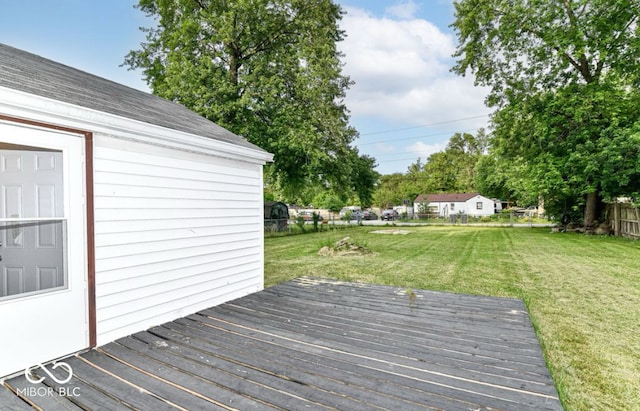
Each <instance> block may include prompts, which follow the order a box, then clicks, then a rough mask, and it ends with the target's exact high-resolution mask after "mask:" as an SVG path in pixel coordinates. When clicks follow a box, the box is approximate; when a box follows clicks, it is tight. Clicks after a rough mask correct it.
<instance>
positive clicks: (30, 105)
mask: <svg viewBox="0 0 640 411" xmlns="http://www.w3.org/2000/svg"><path fill="white" fill-rule="evenodd" d="M271 160H272V156H271V155H270V154H269V153H267V152H265V151H263V150H262V149H260V148H259V147H257V146H255V145H253V144H251V143H249V142H248V141H246V140H245V139H243V138H241V137H239V136H237V135H234V134H233V133H231V132H229V131H227V130H225V129H223V128H221V127H219V126H217V125H216V124H214V123H212V122H211V121H209V120H206V119H205V118H203V117H201V116H199V115H197V114H196V113H194V112H192V111H190V110H188V109H186V108H185V107H183V106H181V105H178V104H175V103H172V102H170V101H167V100H164V99H161V98H159V97H157V96H153V95H151V94H148V93H144V92H141V91H138V90H135V89H132V88H129V87H126V86H123V85H120V84H117V83H114V82H111V81H108V80H105V79H103V78H99V77H96V76H93V75H90V74H88V73H85V72H82V71H79V70H76V69H73V68H71V67H67V66H64V65H62V64H58V63H55V62H53V61H50V60H47V59H44V58H41V57H38V56H36V55H33V54H30V53H27V52H24V51H21V50H17V49H15V48H11V47H8V46H6V45H2V44H0V243H2V244H1V247H0V259H1V261H0V330H2V332H1V333H0V378H1V377H2V376H5V375H8V374H10V373H14V372H17V371H19V370H20V369H23V370H24V369H25V367H28V366H32V365H35V364H37V363H41V362H44V361H48V360H52V359H55V358H58V357H62V356H65V355H68V354H71V353H73V352H76V351H78V350H82V349H86V348H90V347H95V346H97V345H103V344H105V343H107V342H110V341H113V340H115V339H117V338H119V337H123V336H126V335H129V334H132V333H135V332H137V331H141V330H144V329H147V328H149V327H151V326H154V325H157V324H161V323H163V322H166V321H170V320H173V319H176V318H178V317H181V316H184V315H186V314H189V313H193V312H196V311H198V310H200V309H203V308H206V307H210V306H213V305H216V304H220V303H222V302H225V301H228V300H231V299H234V298H237V297H240V296H244V295H246V294H248V293H252V292H255V291H258V290H261V289H262V288H263V286H264V280H263V275H264V269H263V266H264V252H263V248H264V247H263V245H264V239H263V224H264V221H263V193H262V187H263V180H262V168H263V165H264V164H265V163H266V162H268V161H271ZM8 330H10V332H9V331H8Z"/></svg>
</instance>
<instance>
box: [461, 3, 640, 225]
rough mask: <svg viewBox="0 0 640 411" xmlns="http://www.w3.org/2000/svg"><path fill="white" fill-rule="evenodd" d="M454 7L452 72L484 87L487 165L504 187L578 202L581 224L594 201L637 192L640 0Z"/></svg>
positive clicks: (589, 218)
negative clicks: (488, 120) (489, 135)
mask: <svg viewBox="0 0 640 411" xmlns="http://www.w3.org/2000/svg"><path fill="white" fill-rule="evenodd" d="M454 5H455V8H456V20H455V23H454V24H453V27H454V29H455V31H456V33H457V36H458V48H457V51H456V53H455V56H456V57H457V58H458V60H457V64H456V66H455V67H454V71H456V72H457V73H459V74H462V75H465V74H467V73H468V72H471V73H473V74H474V75H475V80H476V84H478V85H483V86H488V87H489V88H490V93H489V96H488V98H487V103H488V104H489V105H490V106H492V107H495V108H496V112H495V113H494V117H493V126H494V130H493V135H494V138H493V140H492V155H493V156H494V158H493V160H492V161H494V162H496V165H500V167H499V169H501V170H502V171H507V173H508V174H506V175H503V176H502V178H503V183H504V184H505V185H506V186H510V189H511V191H512V192H514V191H517V190H518V187H520V189H522V188H524V187H525V186H528V187H529V189H531V190H536V191H537V194H540V195H543V196H545V197H546V199H550V200H552V201H558V202H564V203H565V204H566V203H567V199H570V200H571V201H570V202H571V203H573V204H576V205H577V206H580V205H584V223H585V224H586V225H589V224H591V223H592V222H593V221H594V220H595V219H596V216H597V206H598V204H599V200H600V199H602V198H604V197H611V196H616V195H621V194H627V195H631V194H633V193H637V191H639V190H638V186H637V182H638V176H639V175H640V164H639V156H638V144H637V139H638V124H639V117H638V111H637V110H635V109H633V107H634V106H635V107H637V103H638V91H637V86H638V82H639V79H640V77H639V75H638V70H637V67H638V63H639V62H640V38H639V34H640V30H639V28H638V16H639V15H640V3H639V2H638V1H637V0H620V1H615V2H612V1H609V0H562V1H556V2H548V1H542V0H460V1H455V2H454ZM497 162H502V163H501V164H499V163H497ZM488 165H489V163H488V162H487V161H485V162H484V163H483V164H482V167H485V169H486V167H487V166H488ZM485 171H486V170H485ZM485 174H486V173H485ZM523 179H525V180H526V179H528V181H523ZM497 182H498V179H495V178H494V181H493V182H492V184H496V183H497ZM523 183H524V184H523Z"/></svg>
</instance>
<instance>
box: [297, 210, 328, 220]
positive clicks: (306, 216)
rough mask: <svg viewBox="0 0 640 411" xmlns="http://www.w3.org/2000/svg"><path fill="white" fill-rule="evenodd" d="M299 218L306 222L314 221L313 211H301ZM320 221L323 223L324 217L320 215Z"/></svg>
mask: <svg viewBox="0 0 640 411" xmlns="http://www.w3.org/2000/svg"><path fill="white" fill-rule="evenodd" d="M298 217H302V219H303V220H304V221H313V211H300V212H298ZM318 221H322V216H321V215H320V214H318Z"/></svg>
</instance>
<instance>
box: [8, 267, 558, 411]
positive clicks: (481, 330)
mask: <svg viewBox="0 0 640 411" xmlns="http://www.w3.org/2000/svg"><path fill="white" fill-rule="evenodd" d="M413 292H415V293H416V295H417V298H415V300H410V299H409V297H408V296H407V293H406V290H404V289H401V288H398V287H391V286H384V285H372V284H359V283H344V282H339V281H333V280H327V279H319V278H301V279H296V280H292V281H288V282H285V283H282V284H279V285H277V286H274V287H271V288H268V289H266V290H263V291H261V292H258V293H254V294H251V295H248V296H246V297H243V298H240V299H237V300H234V301H230V302H228V303H226V304H222V305H220V306H217V307H212V308H209V309H205V310H202V311H200V312H198V313H195V314H192V315H188V316H186V317H184V318H180V319H178V320H175V321H172V322H169V323H165V324H162V325H159V326H156V327H152V328H150V329H149V330H147V331H145V332H140V333H137V334H134V335H132V336H129V337H126V338H122V339H119V340H117V341H115V342H113V343H110V344H107V345H105V346H103V347H99V348H98V349H96V350H91V351H88V352H86V353H81V354H79V355H78V357H77V358H70V359H69V360H68V361H67V362H68V363H69V364H70V365H72V367H73V370H74V376H73V379H72V380H71V381H70V382H69V383H68V384H67V387H70V388H73V387H77V389H78V391H79V392H80V393H81V395H80V396H79V397H77V398H67V397H60V396H58V397H57V398H56V397H53V398H49V399H46V400H47V401H50V404H46V407H44V408H45V409H49V407H58V408H57V409H79V408H82V409H95V408H96V405H97V404H100V403H104V404H106V405H105V408H108V409H125V410H126V409H139V410H153V411H161V410H170V409H213V410H215V409H221V410H222V409H225V410H233V409H242V410H245V409H247V410H248V409H256V410H258V409H260V410H261V409H274V410H290V409H309V410H316V409H317V410H354V411H358V410H362V411H365V410H387V409H392V410H395V409H402V410H416V411H418V410H442V409H446V410H460V411H463V410H483V409H500V410H552V411H559V410H562V406H561V404H560V401H559V400H558V395H557V391H556V389H555V386H554V384H553V381H552V379H551V377H550V374H549V371H548V369H547V367H546V364H545V362H544V358H543V356H542V351H541V349H540V345H539V343H538V341H537V339H536V334H535V331H534V329H533V327H532V324H531V321H530V319H529V316H528V314H527V312H526V308H525V306H524V304H523V302H522V301H520V300H517V299H509V298H494V297H481V296H473V295H460V294H452V293H443V292H435V291H427V290H413ZM24 383H25V381H24V377H22V379H20V378H17V379H13V380H8V381H5V384H17V385H19V384H24ZM3 390H4V391H3ZM7 393H8V394H7ZM83 395H84V398H83ZM30 400H34V401H35V400H37V399H30ZM16 401H18V402H16ZM65 401H66V402H65ZM5 403H6V404H7V406H6V407H5ZM0 406H1V407H0V408H3V409H4V408H7V409H10V408H9V407H10V406H12V407H14V408H15V409H16V411H18V410H21V409H30V407H29V406H28V405H27V404H26V403H25V402H22V401H21V400H19V399H18V398H17V397H16V396H15V394H13V393H12V392H10V391H8V390H6V389H3V388H2V387H0ZM21 407H22V408H21ZM25 407H26V408H25ZM67 407H68V408H67ZM50 409H56V408H50Z"/></svg>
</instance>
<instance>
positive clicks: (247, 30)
mask: <svg viewBox="0 0 640 411" xmlns="http://www.w3.org/2000/svg"><path fill="white" fill-rule="evenodd" d="M138 7H139V8H140V9H141V10H142V11H144V12H145V13H146V14H147V15H148V16H152V17H154V18H155V21H156V23H157V25H156V27H153V28H146V29H144V30H145V31H146V33H147V39H146V42H145V43H143V44H142V48H141V49H140V50H136V51H131V52H130V53H129V54H128V56H127V57H126V59H125V64H126V65H128V66H129V67H130V68H132V69H141V70H142V71H143V73H144V76H145V78H146V80H147V82H148V84H149V86H150V87H151V89H152V91H153V93H154V94H157V95H159V96H162V97H164V98H167V99H170V100H173V101H177V102H179V103H181V104H183V105H185V106H187V107H189V108H191V109H192V110H194V111H196V112H198V113H200V114H202V115H203V116H205V117H207V118H208V119H210V120H212V121H214V122H216V123H218V124H220V125H222V126H224V127H226V128H228V129H229V130H231V131H233V132H234V133H236V134H239V135H242V136H244V137H246V138H247V139H248V140H249V141H251V142H253V143H255V144H256V145H258V146H260V147H262V148H264V149H265V150H267V151H269V152H271V153H273V154H274V163H273V164H272V165H271V166H269V167H268V169H267V184H268V185H269V186H270V188H271V191H274V192H277V193H279V194H280V196H282V197H284V198H295V196H296V193H297V192H299V191H300V190H301V189H303V188H305V187H308V186H309V185H317V186H326V185H331V186H332V187H334V188H335V187H350V185H349V184H348V182H349V181H351V179H352V176H353V174H354V173H355V174H356V175H361V174H362V172H361V170H360V169H361V167H362V165H363V163H364V162H366V159H360V158H359V156H357V155H354V149H353V148H352V147H351V143H352V142H353V140H354V139H355V138H356V132H355V130H354V129H353V128H351V127H350V126H349V125H348V120H349V118H348V111H347V109H346V107H345V105H344V97H345V92H346V90H347V89H348V87H349V85H350V84H351V82H350V80H349V78H348V77H347V76H345V75H343V74H342V72H341V68H342V63H341V60H340V59H341V57H342V56H341V55H340V53H339V52H338V50H337V48H336V43H337V42H339V41H341V40H342V39H343V37H344V33H343V32H342V31H341V30H340V29H339V27H338V22H339V20H340V19H341V16H342V10H341V8H340V7H339V6H338V5H336V4H334V3H333V1H331V0H235V1H226V0H140V2H139V6H138Z"/></svg>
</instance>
